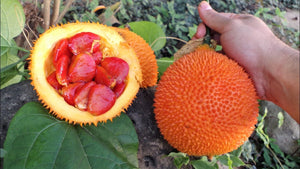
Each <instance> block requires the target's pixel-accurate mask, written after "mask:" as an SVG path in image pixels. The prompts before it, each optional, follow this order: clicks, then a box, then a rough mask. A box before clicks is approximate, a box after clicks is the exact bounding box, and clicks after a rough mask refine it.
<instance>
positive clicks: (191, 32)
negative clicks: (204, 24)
mask: <svg viewBox="0 0 300 169" xmlns="http://www.w3.org/2000/svg"><path fill="white" fill-rule="evenodd" d="M197 27H198V26H197V25H195V24H194V25H193V26H192V27H189V34H188V36H189V38H190V39H192V37H193V36H194V35H195V33H196V32H197Z"/></svg>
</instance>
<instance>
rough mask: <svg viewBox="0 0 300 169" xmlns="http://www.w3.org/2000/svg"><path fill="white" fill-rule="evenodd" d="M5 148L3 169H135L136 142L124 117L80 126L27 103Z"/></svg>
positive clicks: (10, 128) (10, 133) (134, 135)
mask: <svg viewBox="0 0 300 169" xmlns="http://www.w3.org/2000/svg"><path fill="white" fill-rule="evenodd" d="M4 149H5V150H6V151H7V154H6V155H5V158H4V169H25V168H30V169H61V168H63V169H99V168H103V169H104V168H105V169H117V168H118V169H119V168H120V169H121V168H122V169H132V168H138V160H137V150H138V139H137V135H136V132H135V128H134V127H133V125H132V122H131V120H130V119H129V118H128V117H127V116H126V115H125V114H122V115H121V116H119V117H117V118H114V119H113V122H111V121H108V122H107V123H98V126H97V127H96V126H94V125H91V126H82V127H81V126H79V125H72V124H69V123H67V122H65V121H61V120H58V119H56V118H55V117H54V116H52V115H50V114H49V113H48V110H46V109H45V108H44V107H43V106H42V105H41V104H40V103H37V102H30V103H27V104H25V105H24V106H23V107H22V108H21V109H20V110H19V111H18V112H17V113H16V115H15V116H14V118H13V119H12V121H11V123H10V126H9V129H8V133H7V137H6V140H5V143H4Z"/></svg>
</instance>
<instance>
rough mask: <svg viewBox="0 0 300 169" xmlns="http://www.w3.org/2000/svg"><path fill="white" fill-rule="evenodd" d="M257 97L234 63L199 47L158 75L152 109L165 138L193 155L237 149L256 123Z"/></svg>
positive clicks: (210, 154)
mask: <svg viewBox="0 0 300 169" xmlns="http://www.w3.org/2000/svg"><path fill="white" fill-rule="evenodd" d="M257 99H258V97H257V95H256V91H255V88H254V86H253V83H252V81H251V79H249V76H248V74H247V73H246V72H245V71H244V69H243V68H242V67H241V66H239V65H238V64H237V63H236V62H235V61H233V60H231V59H229V58H227V57H226V56H225V55H222V54H219V53H217V52H215V51H214V50H212V49H209V48H208V46H205V45H203V46H202V47H199V48H197V49H196V50H195V51H194V52H192V53H189V54H187V55H185V56H184V57H181V58H180V59H179V60H177V61H176V62H174V63H173V64H172V65H171V66H170V67H169V68H168V69H167V70H166V71H165V72H164V74H163V75H162V77H161V80H160V81H159V83H158V85H157V90H156V93H155V99H154V101H155V103H154V107H155V108H154V113H155V119H156V120H157V124H158V127H159V129H160V131H161V133H162V135H163V136H164V138H165V139H166V140H167V141H168V142H169V144H170V145H172V146H173V147H174V148H176V149H178V150H179V151H181V152H184V153H187V154H189V155H194V156H204V155H206V156H209V157H212V156H214V155H220V154H224V153H227V152H230V151H233V150H235V149H237V148H238V147H239V146H240V145H242V144H243V143H244V141H246V140H247V139H248V137H249V136H250V135H251V133H252V132H253V130H254V128H255V124H256V123H257V116H258V101H257Z"/></svg>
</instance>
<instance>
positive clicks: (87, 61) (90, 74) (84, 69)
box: [69, 53, 96, 82]
mask: <svg viewBox="0 0 300 169" xmlns="http://www.w3.org/2000/svg"><path fill="white" fill-rule="evenodd" d="M95 74H96V63H95V61H94V59H93V57H92V56H91V55H90V54H87V53H82V54H79V55H76V56H73V58H72V61H71V64H70V66H69V78H70V82H89V81H91V80H92V79H93V78H94V76H95Z"/></svg>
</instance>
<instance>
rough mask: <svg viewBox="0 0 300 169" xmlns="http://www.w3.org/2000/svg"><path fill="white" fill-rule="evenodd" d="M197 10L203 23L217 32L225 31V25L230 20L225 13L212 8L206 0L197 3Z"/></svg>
mask: <svg viewBox="0 0 300 169" xmlns="http://www.w3.org/2000/svg"><path fill="white" fill-rule="evenodd" d="M198 12H199V15H200V18H201V19H202V21H203V22H204V23H205V25H207V26H208V27H210V28H211V29H213V30H215V31H217V32H218V33H223V32H224V31H225V30H224V28H225V25H227V24H228V23H229V21H230V18H229V17H228V16H227V15H224V14H222V13H218V12H217V11H215V10H213V9H212V8H211V6H210V5H209V4H208V3H207V2H206V1H202V2H201V3H200V4H199V6H198Z"/></svg>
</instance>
